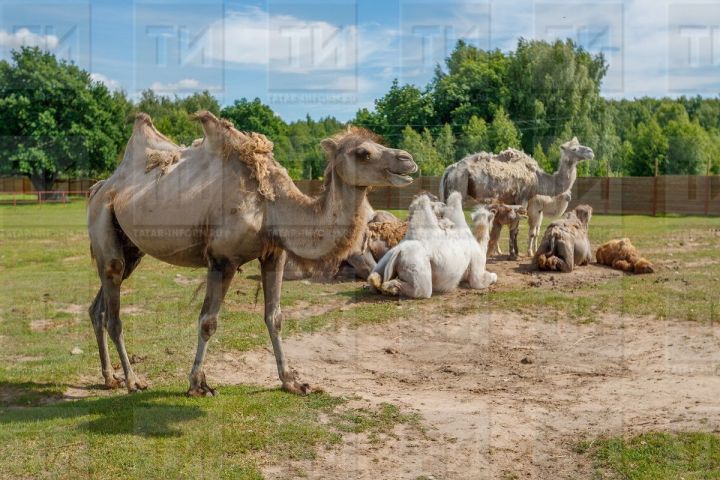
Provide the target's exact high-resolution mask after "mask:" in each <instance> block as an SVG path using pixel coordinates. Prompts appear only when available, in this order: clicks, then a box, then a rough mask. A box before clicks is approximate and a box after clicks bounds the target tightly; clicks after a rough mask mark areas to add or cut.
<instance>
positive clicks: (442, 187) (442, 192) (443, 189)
mask: <svg viewBox="0 0 720 480" xmlns="http://www.w3.org/2000/svg"><path fill="white" fill-rule="evenodd" d="M451 168H453V166H452V165H450V166H449V167H447V168H446V169H445V171H444V172H443V174H442V177H440V192H439V193H440V201H441V202H444V201H446V200H447V199H446V198H445V192H446V191H447V188H446V187H445V182H446V181H447V176H448V172H449V171H450V169H451Z"/></svg>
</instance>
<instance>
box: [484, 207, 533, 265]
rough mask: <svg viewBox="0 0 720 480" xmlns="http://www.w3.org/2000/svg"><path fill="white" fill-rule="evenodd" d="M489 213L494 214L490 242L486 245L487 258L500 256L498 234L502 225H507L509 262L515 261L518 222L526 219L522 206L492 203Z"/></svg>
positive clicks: (517, 250) (525, 212)
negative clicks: (508, 232)
mask: <svg viewBox="0 0 720 480" xmlns="http://www.w3.org/2000/svg"><path fill="white" fill-rule="evenodd" d="M489 208H490V211H492V212H493V213H494V214H495V218H494V220H493V224H492V230H490V241H489V243H488V253H487V254H488V256H495V255H501V254H502V251H501V250H500V243H499V240H500V233H501V232H502V228H503V225H509V228H510V237H509V247H508V248H509V250H510V256H509V259H510V260H515V259H517V256H518V252H519V249H518V242H517V238H518V232H519V230H520V220H521V219H523V218H525V217H527V211H526V210H525V208H524V207H523V206H522V205H505V204H504V203H493V204H492V205H490V207H489Z"/></svg>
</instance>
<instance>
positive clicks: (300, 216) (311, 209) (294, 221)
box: [266, 171, 367, 261]
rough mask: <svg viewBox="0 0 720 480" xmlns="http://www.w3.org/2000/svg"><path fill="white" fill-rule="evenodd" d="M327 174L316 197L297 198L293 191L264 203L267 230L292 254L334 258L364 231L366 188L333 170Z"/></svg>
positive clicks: (351, 245)
mask: <svg viewBox="0 0 720 480" xmlns="http://www.w3.org/2000/svg"><path fill="white" fill-rule="evenodd" d="M330 175H331V178H330V179H329V182H328V183H327V185H326V188H325V191H324V192H323V193H322V194H321V195H320V196H319V197H317V198H315V199H311V198H309V197H305V196H303V197H301V198H298V196H297V195H298V194H299V192H297V193H296V194H295V195H293V196H283V197H281V198H278V199H277V200H276V201H275V202H273V203H272V204H270V205H269V206H268V210H267V213H266V215H267V218H266V226H267V229H268V231H269V232H270V234H271V236H272V237H274V238H275V239H276V240H277V241H279V243H280V246H281V247H282V248H284V249H285V250H288V251H289V252H290V253H292V254H293V255H295V256H296V257H299V258H302V259H305V260H310V261H317V260H332V259H337V258H338V257H342V256H344V255H345V254H346V253H347V252H348V250H349V249H352V248H353V247H354V246H356V245H355V244H357V243H358V242H359V240H360V238H359V237H360V235H362V233H363V231H364V230H363V228H364V226H365V220H366V219H365V217H366V211H365V210H366V202H365V199H366V194H367V188H366V187H355V186H352V185H348V184H346V183H345V182H343V181H342V179H341V178H340V177H339V176H338V175H337V173H335V172H334V171H331V172H330ZM299 195H302V194H299Z"/></svg>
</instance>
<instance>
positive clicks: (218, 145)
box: [192, 110, 224, 150]
mask: <svg viewBox="0 0 720 480" xmlns="http://www.w3.org/2000/svg"><path fill="white" fill-rule="evenodd" d="M192 118H193V119H194V120H197V121H199V122H200V123H201V124H202V129H203V132H204V133H205V139H206V141H207V143H208V145H209V146H210V148H211V149H212V150H216V149H222V146H223V143H224V132H223V125H222V122H220V120H219V119H218V118H217V117H216V116H215V115H213V114H212V113H210V112H208V111H207V110H200V111H199V112H197V113H195V114H194V115H193V116H192Z"/></svg>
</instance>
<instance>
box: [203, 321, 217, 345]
mask: <svg viewBox="0 0 720 480" xmlns="http://www.w3.org/2000/svg"><path fill="white" fill-rule="evenodd" d="M216 330H217V315H208V316H204V317H203V318H202V320H200V335H201V336H202V338H203V340H205V341H206V342H207V341H208V340H210V337H212V336H213V335H214V334H215V331H216Z"/></svg>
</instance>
